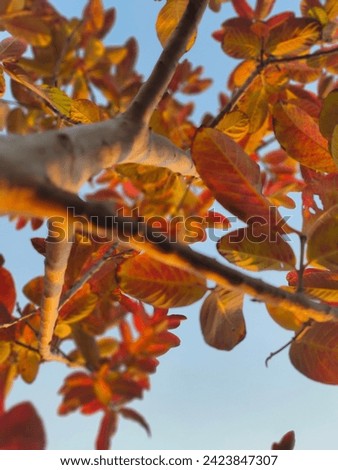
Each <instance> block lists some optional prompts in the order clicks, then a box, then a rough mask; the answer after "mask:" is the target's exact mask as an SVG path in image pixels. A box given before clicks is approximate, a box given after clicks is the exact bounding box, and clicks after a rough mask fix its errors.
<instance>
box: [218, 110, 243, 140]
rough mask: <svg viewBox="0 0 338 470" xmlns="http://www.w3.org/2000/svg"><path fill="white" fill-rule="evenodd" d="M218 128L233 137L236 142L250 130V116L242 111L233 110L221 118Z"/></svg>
mask: <svg viewBox="0 0 338 470" xmlns="http://www.w3.org/2000/svg"><path fill="white" fill-rule="evenodd" d="M216 129H218V130H220V131H222V132H223V133H224V134H226V135H228V136H229V137H231V138H232V139H233V140H234V141H235V142H239V141H240V140H241V139H243V137H245V135H246V134H247V132H248V129H249V119H248V116H246V115H245V114H244V113H242V112H241V111H232V112H231V113H228V114H226V115H225V116H224V117H223V118H222V119H221V121H220V122H219V123H218V124H217V126H216Z"/></svg>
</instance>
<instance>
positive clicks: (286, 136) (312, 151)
mask: <svg viewBox="0 0 338 470" xmlns="http://www.w3.org/2000/svg"><path fill="white" fill-rule="evenodd" d="M273 116H274V130H275V134H276V137H277V139H278V141H279V143H280V144H281V146H282V147H283V148H284V149H285V150H286V152H287V153H288V154H289V155H290V157H292V158H294V159H295V160H297V161H298V162H300V163H301V164H302V165H305V166H307V167H310V168H313V169H314V170H318V171H324V172H336V171H337V166H336V165H335V163H334V161H333V159H332V156H331V155H330V152H329V151H328V143H327V140H326V139H325V138H324V137H323V136H322V134H321V133H320V131H319V127H318V125H317V123H316V122H315V120H314V119H313V118H312V117H311V116H310V115H309V114H307V113H306V112H305V111H304V110H303V109H301V108H299V107H298V106H296V105H294V104H292V103H285V104H284V103H277V104H276V105H275V106H274V108H273ZM290 135H292V136H293V138H292V139H290Z"/></svg>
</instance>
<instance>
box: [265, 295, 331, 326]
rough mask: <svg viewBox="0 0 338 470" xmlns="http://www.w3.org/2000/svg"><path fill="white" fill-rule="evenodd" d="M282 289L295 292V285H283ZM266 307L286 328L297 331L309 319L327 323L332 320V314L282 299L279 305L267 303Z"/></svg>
mask: <svg viewBox="0 0 338 470" xmlns="http://www.w3.org/2000/svg"><path fill="white" fill-rule="evenodd" d="M280 289H283V290H286V291H288V292H294V291H295V288H294V287H289V286H282V287H280ZM266 308H267V310H268V312H269V314H270V316H271V318H272V319H273V320H274V321H275V322H276V323H278V325H280V326H281V327H282V328H285V329H286V330H293V331H297V330H299V329H300V328H302V327H303V326H304V324H305V323H307V322H308V321H309V320H314V321H316V322H318V323H327V322H330V321H331V320H332V316H331V315H328V314H327V313H324V312H314V311H313V310H307V309H304V308H299V307H298V306H297V305H296V304H295V305H293V306H292V307H291V306H290V305H289V304H288V303H287V302H284V301H283V300H281V301H280V302H279V303H278V305H270V304H266Z"/></svg>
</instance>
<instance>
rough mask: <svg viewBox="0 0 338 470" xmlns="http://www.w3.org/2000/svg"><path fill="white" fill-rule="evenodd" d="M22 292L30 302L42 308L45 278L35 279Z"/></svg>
mask: <svg viewBox="0 0 338 470" xmlns="http://www.w3.org/2000/svg"><path fill="white" fill-rule="evenodd" d="M22 291H23V293H24V294H25V296H26V297H27V299H28V300H30V301H31V302H33V304H35V305H39V306H40V304H41V299H42V293H43V277H42V276H38V277H35V278H34V279H32V280H31V281H29V282H28V283H27V284H25V286H24V287H23V289H22Z"/></svg>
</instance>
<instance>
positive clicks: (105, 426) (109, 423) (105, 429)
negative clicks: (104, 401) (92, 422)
mask: <svg viewBox="0 0 338 470" xmlns="http://www.w3.org/2000/svg"><path fill="white" fill-rule="evenodd" d="M116 429H117V414H116V413H115V411H110V410H109V411H107V412H106V413H105V415H104V416H103V418H102V420H101V424H100V428H99V433H98V435H97V438H96V444H95V448H96V449H97V450H108V449H109V448H110V439H111V437H112V436H113V435H114V434H115V433H116Z"/></svg>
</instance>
